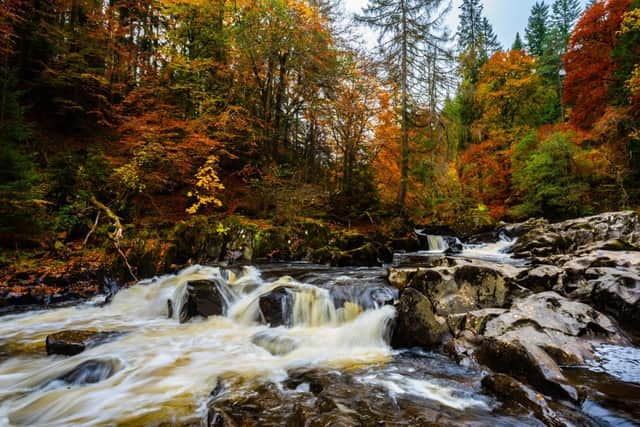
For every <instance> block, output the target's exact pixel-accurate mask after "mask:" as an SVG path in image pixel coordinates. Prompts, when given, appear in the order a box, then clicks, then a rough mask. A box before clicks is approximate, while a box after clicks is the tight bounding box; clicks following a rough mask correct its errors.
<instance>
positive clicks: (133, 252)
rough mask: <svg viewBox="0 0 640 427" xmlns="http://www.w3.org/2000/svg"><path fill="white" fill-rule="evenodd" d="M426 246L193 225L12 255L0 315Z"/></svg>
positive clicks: (402, 238) (372, 237)
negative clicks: (163, 283)
mask: <svg viewBox="0 0 640 427" xmlns="http://www.w3.org/2000/svg"><path fill="white" fill-rule="evenodd" d="M425 244H426V242H424V241H422V242H421V240H420V237H419V236H418V235H416V234H415V233H414V232H413V228H412V227H411V226H409V225H408V224H404V223H402V224H401V225H400V226H396V227H395V228H393V227H388V226H385V227H381V228H375V227H370V228H368V229H358V228H354V229H346V228H342V227H337V226H333V225H331V224H327V223H324V222H321V221H317V220H312V219H300V220H296V221H292V222H289V223H287V224H273V223H271V222H256V221H251V220H248V219H246V218H242V217H228V218H226V219H223V220H219V219H216V218H209V217H194V218H192V219H191V220H189V221H184V222H180V223H178V224H176V225H175V226H174V227H172V228H170V229H168V231H164V230H160V231H149V230H142V231H140V232H138V233H134V232H133V231H130V232H129V233H128V235H125V238H123V240H122V241H121V242H120V243H119V247H118V248H119V249H120V250H119V251H118V250H116V248H114V247H113V245H112V244H111V243H110V242H106V243H104V245H102V246H96V244H92V243H91V242H89V244H88V245H84V244H83V243H82V242H67V243H64V244H63V243H60V242H57V244H55V245H51V246H52V247H50V248H48V249H41V250H35V251H31V252H20V253H18V254H17V255H10V254H9V255H6V256H4V258H0V314H3V313H10V312H16V311H25V310H31V309H36V308H39V307H53V306H60V305H64V304H74V303H77V302H80V301H83V300H86V299H88V298H91V297H93V296H95V295H98V294H106V295H111V294H113V293H115V292H117V290H118V289H119V288H121V287H126V286H128V285H131V284H133V283H135V282H136V281H137V279H142V278H147V277H153V276H158V275H162V274H167V273H174V272H177V271H179V270H180V269H182V268H184V267H187V266H189V265H194V264H207V265H238V264H240V265H245V264H252V263H265V262H288V261H308V262H313V263H318V264H325V265H331V266H380V265H382V264H383V263H388V262H390V261H391V259H392V257H393V251H397V250H418V249H420V248H421V247H424V245H425ZM127 264H128V265H127Z"/></svg>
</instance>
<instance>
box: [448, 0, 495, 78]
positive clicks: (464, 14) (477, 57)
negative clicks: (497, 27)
mask: <svg viewBox="0 0 640 427" xmlns="http://www.w3.org/2000/svg"><path fill="white" fill-rule="evenodd" d="M482 11H483V6H482V3H480V0H463V2H462V5H461V6H460V18H459V19H460V24H459V25H458V51H459V53H460V55H461V58H462V59H461V63H463V66H462V73H463V75H464V77H465V78H468V79H469V80H470V81H471V82H472V83H473V82H475V81H477V79H478V72H479V71H480V67H482V65H483V64H484V63H485V62H487V60H488V59H489V57H490V56H491V55H493V54H494V53H496V52H497V51H499V50H500V49H501V48H502V47H501V46H500V43H499V42H498V37H497V36H496V34H495V33H494V32H493V27H491V24H490V23H489V20H488V19H487V18H486V17H484V16H482Z"/></svg>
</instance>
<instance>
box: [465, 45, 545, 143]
mask: <svg viewBox="0 0 640 427" xmlns="http://www.w3.org/2000/svg"><path fill="white" fill-rule="evenodd" d="M550 96H551V94H550V91H549V89H548V88H546V87H545V86H544V84H543V80H542V79H541V77H540V75H539V74H538V73H536V61H535V59H534V58H533V57H532V56H529V55H527V54H526V53H524V52H522V51H519V50H512V51H509V52H498V53H496V54H495V55H493V57H491V59H489V61H488V62H487V63H486V64H485V65H484V66H483V67H482V70H481V71H480V82H479V85H478V100H479V102H480V104H481V105H482V106H483V112H484V113H483V115H482V117H481V118H480V119H479V120H478V121H477V123H476V126H477V127H479V128H480V129H481V130H482V131H483V133H484V134H487V135H492V134H495V132H498V133H502V134H504V132H507V133H510V134H516V135H520V133H521V132H522V131H523V129H524V130H526V129H527V128H531V127H535V126H537V125H539V124H541V121H542V120H543V114H542V112H543V109H544V106H545V104H546V103H547V101H548V98H549V97H550ZM518 138H519V136H518Z"/></svg>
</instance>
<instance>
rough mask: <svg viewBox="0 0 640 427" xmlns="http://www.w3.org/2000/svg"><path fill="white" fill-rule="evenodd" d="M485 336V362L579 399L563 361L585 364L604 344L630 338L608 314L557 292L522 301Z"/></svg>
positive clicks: (488, 327)
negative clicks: (567, 375) (566, 373)
mask: <svg viewBox="0 0 640 427" xmlns="http://www.w3.org/2000/svg"><path fill="white" fill-rule="evenodd" d="M483 335H484V339H483V340H482V343H481V345H480V347H479V349H478V350H477V352H476V354H475V355H476V358H477V360H478V361H479V362H480V363H482V364H485V365H487V366H488V367H490V368H491V369H493V370H494V371H497V372H502V373H506V374H509V375H512V376H514V377H516V378H518V379H520V380H522V381H526V382H528V383H529V384H531V385H533V386H534V387H536V388H537V389H538V390H540V391H542V392H545V393H548V394H551V395H554V396H558V397H560V398H568V399H571V400H574V401H575V400H577V399H578V393H577V391H576V390H575V389H574V388H573V387H571V386H570V385H569V384H568V381H567V379H566V378H565V377H564V375H563V374H562V371H561V369H560V368H559V365H580V364H584V363H585V360H587V359H589V358H592V357H593V351H594V346H595V345H597V344H600V343H602V342H610V343H621V342H625V340H624V338H623V337H621V336H620V335H619V334H618V331H617V329H616V327H615V326H614V324H613V323H612V322H611V321H610V320H609V319H608V318H607V317H606V316H605V315H603V314H601V313H599V312H598V311H596V310H594V309H593V308H591V307H589V306H588V305H586V304H582V303H579V302H575V301H570V300H568V299H566V298H563V297H562V296H560V295H558V294H556V293H554V292H544V293H540V294H535V295H531V296H529V297H527V298H524V299H521V300H518V301H517V302H516V303H514V305H513V306H512V307H511V309H510V310H508V311H507V312H505V313H504V314H502V315H500V316H498V317H496V318H494V319H492V320H489V321H488V322H487V324H486V327H485V331H484V334H483Z"/></svg>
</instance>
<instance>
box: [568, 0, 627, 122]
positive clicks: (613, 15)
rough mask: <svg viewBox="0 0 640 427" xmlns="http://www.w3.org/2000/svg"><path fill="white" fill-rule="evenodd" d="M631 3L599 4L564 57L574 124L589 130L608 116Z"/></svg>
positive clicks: (581, 23) (612, 1)
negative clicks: (616, 58)
mask: <svg viewBox="0 0 640 427" xmlns="http://www.w3.org/2000/svg"><path fill="white" fill-rule="evenodd" d="M630 5H631V0H606V1H598V2H595V3H594V4H593V5H592V6H591V7H590V8H588V9H587V10H586V11H585V13H584V14H583V15H582V17H581V18H580V21H579V22H578V24H577V25H576V28H575V30H574V32H573V34H572V35H571V38H570V40H569V50H568V52H567V54H566V55H565V57H564V63H565V69H566V74H567V77H566V80H565V85H564V102H565V103H566V104H567V105H569V106H571V108H572V109H571V121H572V122H573V123H574V124H575V125H576V126H578V127H580V128H588V127H590V126H592V125H593V124H594V123H595V121H596V120H597V119H598V118H599V117H600V116H601V115H602V114H603V113H604V111H605V109H606V107H607V104H608V99H609V87H610V83H611V81H612V79H613V74H614V72H615V69H616V63H615V61H614V58H613V55H612V53H613V49H614V47H615V46H616V41H617V39H618V33H619V31H620V25H621V23H622V20H623V17H624V13H625V12H626V11H627V10H628V9H629V7H630Z"/></svg>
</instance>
